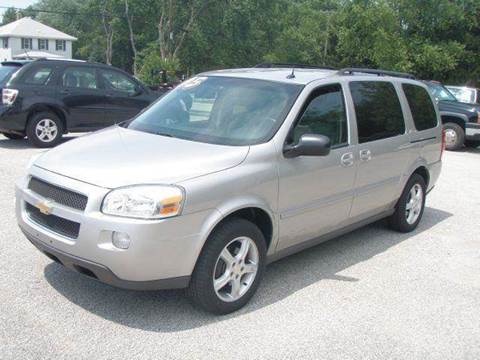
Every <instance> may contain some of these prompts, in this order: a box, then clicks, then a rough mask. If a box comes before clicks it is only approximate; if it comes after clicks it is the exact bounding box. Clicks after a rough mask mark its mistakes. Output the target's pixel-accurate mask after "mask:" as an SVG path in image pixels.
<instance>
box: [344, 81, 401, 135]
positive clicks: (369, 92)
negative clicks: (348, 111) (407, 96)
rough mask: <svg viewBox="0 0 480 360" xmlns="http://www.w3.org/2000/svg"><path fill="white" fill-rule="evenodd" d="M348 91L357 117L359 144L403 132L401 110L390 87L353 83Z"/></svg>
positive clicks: (388, 84) (374, 83) (393, 90)
mask: <svg viewBox="0 0 480 360" xmlns="http://www.w3.org/2000/svg"><path fill="white" fill-rule="evenodd" d="M350 90H351V92H352V97H353V103H354V105H355V114H356V115H357V127H358V141H359V143H364V142H368V141H374V140H379V139H385V138H389V137H392V136H396V135H400V134H403V133H404V132H405V122H404V120H403V113H402V108H401V106H400V101H399V100H398V96H397V92H396V91H395V87H394V86H393V84H392V83H389V82H381V81H354V82H351V83H350Z"/></svg>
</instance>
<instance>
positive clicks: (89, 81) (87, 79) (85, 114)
mask: <svg viewBox="0 0 480 360" xmlns="http://www.w3.org/2000/svg"><path fill="white" fill-rule="evenodd" d="M60 99H61V100H62V101H63V103H64V105H65V107H66V112H67V114H68V127H69V129H72V130H90V129H97V128H101V127H104V126H105V101H106V99H105V94H104V91H103V90H102V89H100V87H99V86H98V81H97V74H96V70H95V68H94V67H91V66H88V67H87V66H69V67H67V68H65V70H64V72H63V75H62V78H61V83H60Z"/></svg>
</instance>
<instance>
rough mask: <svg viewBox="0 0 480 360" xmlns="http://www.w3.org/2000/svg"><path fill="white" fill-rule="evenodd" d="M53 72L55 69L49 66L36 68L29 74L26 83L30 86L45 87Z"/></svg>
mask: <svg viewBox="0 0 480 360" xmlns="http://www.w3.org/2000/svg"><path fill="white" fill-rule="evenodd" d="M52 72H53V69H52V68H51V67H49V66H42V67H39V68H36V69H34V70H33V71H31V72H29V73H28V74H27V76H26V77H25V80H24V82H25V84H30V85H45V84H46V83H47V82H48V80H49V79H50V76H51V75H52Z"/></svg>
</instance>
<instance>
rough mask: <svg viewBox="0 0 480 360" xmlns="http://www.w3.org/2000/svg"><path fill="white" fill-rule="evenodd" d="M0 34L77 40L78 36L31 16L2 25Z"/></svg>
mask: <svg viewBox="0 0 480 360" xmlns="http://www.w3.org/2000/svg"><path fill="white" fill-rule="evenodd" d="M0 36H15V37H29V38H42V39H56V40H72V41H75V40H77V38H76V37H73V36H71V35H68V34H65V33H63V32H61V31H58V30H56V29H54V28H52V27H50V26H47V25H44V24H42V23H40V22H38V21H35V20H33V19H32V18H30V17H24V18H21V19H20V20H17V21H14V22H11V23H9V24H7V25H4V26H1V27H0Z"/></svg>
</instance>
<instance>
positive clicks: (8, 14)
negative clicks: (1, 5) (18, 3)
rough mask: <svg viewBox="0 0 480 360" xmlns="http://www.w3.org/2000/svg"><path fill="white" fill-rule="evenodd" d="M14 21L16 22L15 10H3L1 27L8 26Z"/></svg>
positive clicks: (11, 8)
mask: <svg viewBox="0 0 480 360" xmlns="http://www.w3.org/2000/svg"><path fill="white" fill-rule="evenodd" d="M15 20H17V10H15V8H13V7H10V8H8V9H7V10H5V12H4V13H3V17H2V25H6V24H9V23H11V22H13V21H15Z"/></svg>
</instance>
